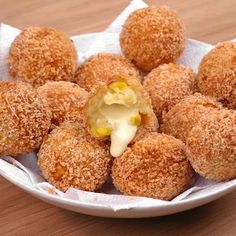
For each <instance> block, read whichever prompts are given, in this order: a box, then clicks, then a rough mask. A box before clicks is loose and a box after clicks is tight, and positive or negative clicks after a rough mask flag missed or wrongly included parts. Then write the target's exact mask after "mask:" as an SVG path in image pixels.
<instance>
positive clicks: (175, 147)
mask: <svg viewBox="0 0 236 236" xmlns="http://www.w3.org/2000/svg"><path fill="white" fill-rule="evenodd" d="M185 41H186V35H185V26H184V23H183V21H182V20H181V18H180V17H179V16H178V15H177V14H176V12H175V11H173V10H171V9H170V8H169V7H166V6H159V7H147V8H144V9H140V10H136V11H135V12H133V13H132V14H130V15H129V17H128V18H127V20H126V21H125V23H124V25H123V28H122V31H121V33H120V46H121V49H122V52H123V55H116V54H111V53H106V52H103V53H99V54H97V55H93V56H91V57H90V58H88V59H87V60H86V61H85V62H84V63H83V64H80V63H79V61H80V58H78V55H77V52H76V49H75V46H74V44H73V41H72V40H70V38H69V37H68V36H66V35H65V34H64V33H63V32H60V31H58V30H56V29H53V28H48V27H28V28H25V29H24V30H23V31H21V33H20V34H19V35H18V36H17V37H16V39H15V40H14V42H13V43H12V45H11V48H10V50H9V56H8V62H9V74H10V76H11V77H12V78H13V79H12V80H11V81H1V82H0V114H1V115H0V155H11V156H14V157H16V158H17V156H18V155H20V154H24V153H28V152H31V151H37V153H38V165H39V167H40V169H41V171H42V175H43V177H44V178H45V179H46V180H47V181H48V182H49V183H51V184H52V185H54V186H55V187H56V188H58V189H60V190H62V191H67V190H68V188H70V187H73V188H77V189H81V190H85V191H99V189H100V188H101V187H102V185H103V184H104V183H105V182H106V181H107V179H108V178H109V176H110V174H111V176H112V180H113V184H114V186H115V188H116V189H117V190H118V191H120V192H122V193H123V194H125V195H131V196H145V197H151V198H157V199H163V200H171V199H173V198H174V197H176V196H177V195H179V194H180V193H182V192H183V191H185V190H186V189H187V188H189V187H190V186H191V184H193V182H194V177H195V176H196V174H199V175H201V176H203V177H205V178H207V179H210V180H215V181H227V180H230V179H234V178H235V177H236V43H235V42H223V43H220V44H218V45H216V47H215V48H214V49H212V50H211V51H210V52H209V53H207V55H205V56H204V58H203V59H202V61H201V63H200V65H199V70H198V74H195V73H194V72H193V70H192V69H191V68H189V67H186V66H184V65H180V64H176V61H177V60H178V58H179V57H180V55H181V53H182V52H183V50H184V48H185ZM26 158H27V157H26Z"/></svg>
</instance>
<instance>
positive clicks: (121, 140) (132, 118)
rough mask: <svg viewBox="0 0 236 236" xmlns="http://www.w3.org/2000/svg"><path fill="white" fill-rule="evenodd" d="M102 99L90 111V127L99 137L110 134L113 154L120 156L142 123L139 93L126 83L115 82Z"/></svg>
mask: <svg viewBox="0 0 236 236" xmlns="http://www.w3.org/2000/svg"><path fill="white" fill-rule="evenodd" d="M100 99H101V100H99V105H98V106H97V107H94V109H93V110H92V111H91V113H90V114H91V115H90V117H89V124H90V129H91V132H92V134H94V135H95V136H97V137H105V136H108V135H110V137H111V147H110V152H111V155H112V156H113V157H118V156H120V155H121V154H122V153H123V152H124V151H125V149H126V148H127V146H128V144H129V143H130V142H131V141H132V139H133V138H134V137H135V135H136V132H137V129H138V126H139V125H140V123H141V116H140V114H139V109H138V105H137V104H138V101H137V95H136V93H135V92H134V90H133V89H132V88H131V87H129V86H128V85H127V84H126V83H124V82H114V83H112V84H110V85H109V86H108V89H107V91H106V92H105V94H103V96H102V97H101V98H100Z"/></svg>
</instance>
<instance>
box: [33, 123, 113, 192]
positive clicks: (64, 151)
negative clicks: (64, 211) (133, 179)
mask: <svg viewBox="0 0 236 236" xmlns="http://www.w3.org/2000/svg"><path fill="white" fill-rule="evenodd" d="M111 164H112V157H111V156H110V154H109V146H108V145H107V144H106V143H104V142H101V141H99V140H96V139H94V138H92V137H91V136H90V135H89V134H88V133H86V131H85V129H84V127H82V126H80V125H77V124H76V123H69V122H64V123H63V124H61V125H60V126H58V127H56V128H55V129H54V130H52V132H51V133H50V134H49V135H48V137H47V138H46V139H45V140H44V142H43V144H42V145H41V148H40V150H39V153H38V165H39V167H40V169H41V171H42V174H43V176H44V178H45V179H46V180H47V181H48V182H49V183H51V184H53V185H54V186H55V187H56V188H58V189H60V190H62V191H66V190H67V189H68V188H70V187H72V188H78V189H81V190H85V191H95V190H97V189H99V188H100V187H101V186H102V184H103V183H104V182H105V181H106V180H107V178H108V176H109V173H110V169H111Z"/></svg>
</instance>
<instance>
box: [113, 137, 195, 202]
mask: <svg viewBox="0 0 236 236" xmlns="http://www.w3.org/2000/svg"><path fill="white" fill-rule="evenodd" d="M192 176H193V170H192V167H191V165H190V163H189V161H188V160H187V158H186V153H185V145H184V144H183V143H182V142H181V141H180V140H178V139H176V138H174V137H172V136H169V135H165V134H158V133H152V134H149V135H148V136H146V137H145V138H144V139H142V140H140V141H138V142H136V143H135V144H134V145H133V146H132V147H130V148H128V149H127V150H126V151H125V152H124V153H123V155H122V156H120V157H118V158H116V159H115V160H114V164H113V167H112V178H113V183H114V185H115V187H116V188H117V189H118V190H119V191H121V192H122V193H124V194H125V195H132V196H144V197H152V198H158V199H163V200H171V199H173V198H174V197H175V196H177V195H178V194H180V193H181V192H183V191H184V190H185V189H186V188H187V187H188V185H189V184H190V182H191V179H192Z"/></svg>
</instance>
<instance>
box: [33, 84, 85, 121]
mask: <svg viewBox="0 0 236 236" xmlns="http://www.w3.org/2000/svg"><path fill="white" fill-rule="evenodd" d="M37 90H38V93H39V95H40V96H42V97H43V98H45V99H46V101H47V102H48V105H49V107H50V110H51V112H52V125H59V124H61V123H62V122H64V121H65V120H70V121H77V122H79V121H82V120H83V117H84V116H83V108H84V106H85V103H86V101H87V98H88V93H87V92H86V91H85V90H84V89H82V88H80V87H79V85H77V84H74V83H71V82H68V81H49V82H47V83H46V84H44V85H42V86H40V87H39V88H38V89H37Z"/></svg>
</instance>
